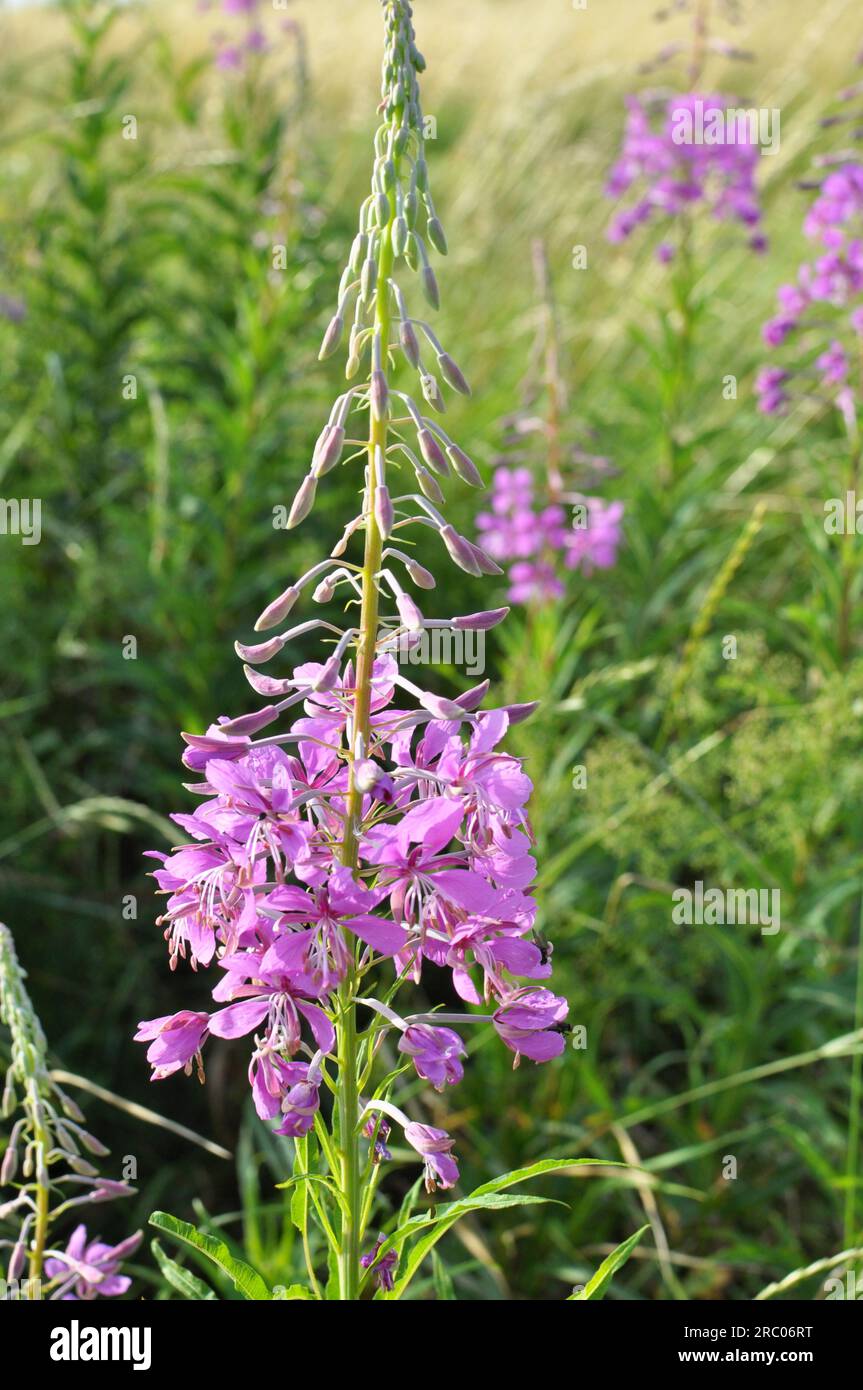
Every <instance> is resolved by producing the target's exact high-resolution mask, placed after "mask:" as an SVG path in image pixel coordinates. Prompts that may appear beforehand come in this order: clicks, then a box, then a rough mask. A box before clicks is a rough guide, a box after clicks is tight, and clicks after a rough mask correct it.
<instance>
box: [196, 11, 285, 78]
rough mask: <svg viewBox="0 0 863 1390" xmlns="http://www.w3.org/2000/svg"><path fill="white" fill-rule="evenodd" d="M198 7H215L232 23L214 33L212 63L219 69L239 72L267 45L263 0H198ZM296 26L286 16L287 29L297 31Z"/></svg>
mask: <svg viewBox="0 0 863 1390" xmlns="http://www.w3.org/2000/svg"><path fill="white" fill-rule="evenodd" d="M198 8H199V9H200V10H202V11H205V12H211V11H213V10H214V9H216V10H218V11H219V13H220V14H221V16H223V17H224V18H225V19H226V20H227V21H228V22H229V24H230V26H231V27H230V28H229V29H227V30H220V31H219V32H217V33H215V34H214V35H213V42H214V44H215V48H216V56H215V64H216V67H217V68H219V69H220V70H221V71H222V72H226V73H232V72H241V71H242V70H243V68H244V67H245V65H246V63H247V61H248V59H249V57H250V56H251V55H254V54H257V53H266V52H267V50H268V49H269V47H270V41H269V40H268V38H267V35H266V33H265V31H264V27H263V22H262V15H261V11H262V9H263V8H264V6H263V4H262V0H221V3H220V4H219V3H218V0H199V5H198ZM266 8H267V9H269V8H270V6H267V7H266ZM282 8H284V6H282ZM296 27H297V21H296V20H292V19H286V20H284V21H283V23H282V28H283V29H285V30H287V31H291V32H296Z"/></svg>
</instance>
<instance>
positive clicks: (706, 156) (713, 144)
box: [606, 0, 767, 483]
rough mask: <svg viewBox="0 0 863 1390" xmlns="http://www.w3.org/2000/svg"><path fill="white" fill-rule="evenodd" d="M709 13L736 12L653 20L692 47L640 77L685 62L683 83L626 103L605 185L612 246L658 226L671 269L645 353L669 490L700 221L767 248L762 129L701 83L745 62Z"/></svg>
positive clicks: (691, 324) (690, 349)
mask: <svg viewBox="0 0 863 1390" xmlns="http://www.w3.org/2000/svg"><path fill="white" fill-rule="evenodd" d="M715 11H718V12H720V13H721V14H722V15H723V17H724V18H725V19H726V20H728V21H729V22H730V23H732V24H737V23H739V19H740V12H739V6H737V5H735V4H716V5H711V3H710V0H692V3H691V4H675V5H672V6H670V7H668V9H666V10H663V11H660V12H659V14H658V15H657V16H656V18H657V19H658V20H666V19H668V18H670V17H671V16H672V15H675V14H684V15H687V16H688V17H689V21H690V34H689V38H688V41H680V42H673V43H669V44H666V45H665V46H663V47H662V48H661V49H660V51H659V52H658V53H657V54H656V55H655V57H654V59H653V60H652V61H651V62H650V63H649V64H647V65H645V66H646V70H653V69H658V68H663V67H665V66H666V65H667V64H672V65H674V64H676V63H678V62H680V60H681V59H683V60H684V61H685V69H686V86H685V88H684V89H683V90H680V89H679V88H678V90H677V91H676V92H675V91H674V89H673V88H672V91H671V94H669V90H668V87H667V86H666V87H665V88H664V89H663V90H659V91H645V92H642V93H638V94H632V95H630V96H628V97H627V98H626V106H627V118H626V126H625V131H624V138H623V144H622V147H621V151H620V154H619V156H618V159H617V161H616V162H615V164H614V166H613V168H612V170H611V172H610V174H609V177H608V181H607V183H606V194H607V196H608V197H609V198H611V199H614V200H615V202H616V203H617V204H618V207H617V210H616V211H615V213H614V215H613V216H612V218H611V220H610V222H609V224H608V228H607V233H606V234H607V237H608V240H609V241H610V242H612V243H613V244H618V245H619V244H621V243H623V242H625V241H628V240H629V239H630V238H631V237H632V236H633V235H634V234H635V233H636V232H637V231H639V230H641V229H644V228H647V227H650V226H655V227H658V228H659V229H660V239H659V241H658V243H657V245H656V252H655V254H656V258H657V260H659V261H660V262H661V263H662V264H663V265H667V266H669V269H670V275H669V285H668V288H669V294H670V306H669V307H670V310H671V312H670V313H668V312H663V313H662V320H661V334H660V340H659V342H658V343H657V344H656V346H655V347H654V346H653V345H650V348H649V351H650V354H651V356H652V357H653V358H654V359H655V361H656V363H657V367H658V375H659V388H660V389H659V400H660V403H661V408H662V422H661V425H662V434H663V439H664V454H665V458H664V468H663V471H664V481H665V482H666V483H668V482H674V481H675V480H676V479H677V477H678V476H679V475H680V473H681V472H682V471H683V464H684V463H685V458H686V450H685V449H684V447H683V446H682V443H681V435H682V433H684V431H683V429H682V426H683V417H684V406H685V400H686V397H687V395H688V394H689V393H690V391H691V385H692V382H691V377H692V366H693V356H694V346H695V335H696V329H697V326H698V322H699V319H700V317H701V314H702V310H703V304H702V302H701V300H700V297H699V295H698V293H697V288H696V287H697V279H698V273H697V272H698V253H697V249H696V244H695V243H696V232H697V229H698V227H699V224H700V223H702V222H704V221H705V219H709V220H712V221H713V222H714V223H721V224H729V223H732V224H734V223H736V224H738V225H740V226H742V228H743V229H745V232H746V237H745V241H746V244H748V246H749V248H750V249H751V250H752V251H754V252H757V253H762V252H764V251H765V250H766V249H767V240H766V238H765V236H764V234H763V232H762V231H761V208H760V203H759V198H758V189H757V183H756V172H757V169H758V164H759V160H760V158H761V147H760V145H759V135H760V126H759V129H758V131H756V130H754V129H753V125H752V123H751V122H750V120H749V118H748V115H747V112H746V111H745V110H744V109H742V108H743V107H744V106H745V103H741V101H740V99H739V98H738V97H736V96H731V95H729V94H728V93H722V92H715V91H714V92H711V91H710V90H707V89H705V86H704V69H705V66H706V64H707V62H708V60H709V59H711V58H712V57H717V56H718V57H722V58H724V59H726V60H737V61H744V60H747V59H749V58H750V57H751V55H750V54H748V53H746V52H745V51H744V50H742V49H740V48H739V47H736V46H735V45H732V44H730V43H728V42H726V41H725V40H724V39H720V38H718V37H716V36H715V35H713V34H712V33H711V22H712V20H713V18H714V13H715ZM626 200H628V201H626Z"/></svg>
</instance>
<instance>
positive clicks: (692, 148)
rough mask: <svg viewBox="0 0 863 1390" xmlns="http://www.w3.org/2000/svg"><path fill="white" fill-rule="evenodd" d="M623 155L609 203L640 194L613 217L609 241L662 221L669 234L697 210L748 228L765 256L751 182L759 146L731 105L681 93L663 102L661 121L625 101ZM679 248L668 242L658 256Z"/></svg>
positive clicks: (641, 104)
mask: <svg viewBox="0 0 863 1390" xmlns="http://www.w3.org/2000/svg"><path fill="white" fill-rule="evenodd" d="M626 106H627V119H626V130H625V134H624V140H623V148H622V150H621V153H620V156H619V158H618V160H617V163H616V164H615V165H614V167H613V169H612V171H611V175H610V177H609V179H608V183H607V185H606V193H607V195H608V196H609V197H610V198H615V199H620V198H623V197H624V196H625V195H626V194H628V193H629V192H630V191H632V190H635V189H637V190H638V196H637V197H636V199H635V201H633V202H631V203H630V204H629V205H628V206H626V207H624V208H623V209H622V210H621V211H619V212H617V213H616V214H615V216H614V218H613V219H612V221H611V224H610V226H609V229H608V238H609V240H610V241H612V242H621V241H625V240H626V239H627V238H628V237H630V236H631V235H632V233H633V232H634V231H635V230H636V229H637V228H638V227H642V226H644V225H646V224H647V223H650V222H657V221H661V222H663V223H664V224H665V225H667V226H669V227H671V226H672V225H673V224H674V223H675V222H676V221H678V220H679V219H680V218H681V216H682V215H683V214H684V213H687V212H689V211H691V210H694V209H695V208H697V207H699V206H701V207H703V208H706V209H707V210H708V211H709V212H710V213H711V214H712V215H713V217H715V218H717V219H718V220H720V221H734V222H739V223H741V224H742V225H743V226H744V227H746V228H747V229H749V232H750V235H749V245H750V246H751V248H752V249H753V250H754V251H763V250H764V249H765V247H766V244H767V243H766V240H765V238H764V236H763V234H762V232H761V231H760V230H759V224H760V222H761V209H760V206H759V202H758V192H757V188H756V182H755V172H756V169H757V167H758V160H759V147H758V144H757V140H755V139H753V132H752V130H751V128H750V126H749V123H748V122H747V121H742V120H741V121H736V120H735V119H734V118H733V117H732V116H731V115H730V114H729V113H731V112H734V111H736V110H737V109H738V104H737V103H736V101H735V100H734V99H733V98H731V97H728V96H723V95H719V94H714V95H704V94H699V93H698V92H684V93H682V94H680V95H678V96H673V97H671V98H669V99H667V100H665V101H663V102H662V104H661V106H660V115H659V120H658V121H657V120H656V118H655V116H653V115H652V111H651V104H650V103H649V102H648V100H647V99H644V98H641V97H638V96H629V97H627V99H626ZM676 250H677V247H676V246H675V244H674V242H673V241H672V240H670V239H668V237H666V238H665V239H664V240H663V241H662V242H661V243H660V245H659V247H658V250H657V256H658V257H659V259H660V260H662V261H665V262H667V261H670V260H672V259H673V257H674V255H675V254H676Z"/></svg>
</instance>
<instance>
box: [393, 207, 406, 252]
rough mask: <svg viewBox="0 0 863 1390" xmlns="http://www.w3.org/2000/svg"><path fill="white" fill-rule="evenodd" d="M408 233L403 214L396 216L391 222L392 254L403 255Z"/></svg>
mask: <svg viewBox="0 0 863 1390" xmlns="http://www.w3.org/2000/svg"><path fill="white" fill-rule="evenodd" d="M409 235H410V231H409V228H408V224H407V222H406V221H405V219H404V217H403V216H401V215H400V216H398V217H397V218H396V220H395V222H394V223H393V255H395V256H403V255H404V253H405V249H406V247H407V244H408V237H409Z"/></svg>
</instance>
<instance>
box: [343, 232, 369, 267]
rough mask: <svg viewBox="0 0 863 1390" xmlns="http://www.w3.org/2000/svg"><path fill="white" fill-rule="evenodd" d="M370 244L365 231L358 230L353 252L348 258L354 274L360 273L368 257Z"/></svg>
mask: <svg viewBox="0 0 863 1390" xmlns="http://www.w3.org/2000/svg"><path fill="white" fill-rule="evenodd" d="M368 245H369V239H368V237H367V236H366V234H365V232H358V233H357V235H356V236H355V237H354V242H353V245H352V247H351V254H350V257H349V259H348V266H349V267H350V269H351V272H352V274H354V275H359V273H360V266H361V265H362V263H363V261H364V260H365V258H366V252H367V250H368Z"/></svg>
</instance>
